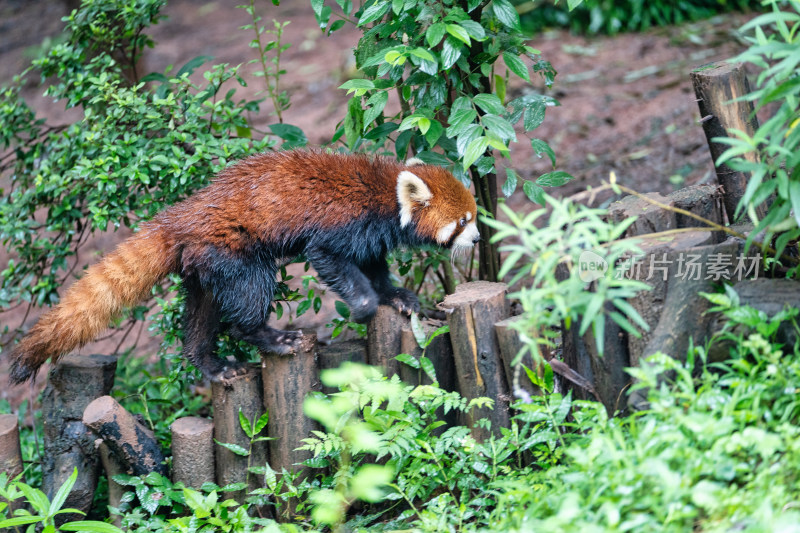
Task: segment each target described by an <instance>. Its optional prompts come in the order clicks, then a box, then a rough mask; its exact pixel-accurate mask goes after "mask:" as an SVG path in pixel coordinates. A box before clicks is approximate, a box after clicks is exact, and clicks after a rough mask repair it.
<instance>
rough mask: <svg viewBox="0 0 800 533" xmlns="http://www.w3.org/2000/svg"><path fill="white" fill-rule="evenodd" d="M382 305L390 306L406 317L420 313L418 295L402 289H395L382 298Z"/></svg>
mask: <svg viewBox="0 0 800 533" xmlns="http://www.w3.org/2000/svg"><path fill="white" fill-rule="evenodd" d="M381 303H382V304H384V305H390V306H392V307H394V308H395V309H397V310H398V311H400V312H401V313H403V314H405V315H410V314H411V313H416V312H418V311H419V300H418V299H417V295H416V294H414V293H413V292H411V291H410V290H408V289H404V288H402V287H393V288H392V290H391V291H389V293H388V294H384V295H383V296H382V297H381Z"/></svg>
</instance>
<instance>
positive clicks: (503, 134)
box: [481, 115, 517, 148]
mask: <svg viewBox="0 0 800 533" xmlns="http://www.w3.org/2000/svg"><path fill="white" fill-rule="evenodd" d="M481 123H482V124H483V125H484V126H486V129H487V130H489V132H491V133H494V134H495V135H496V136H497V137H498V138H500V139H502V140H503V141H506V142H514V141H516V140H517V135H516V133H514V127H513V126H512V125H511V123H510V122H509V121H507V120H506V119H504V118H503V117H501V116H499V115H484V116H482V117H481ZM503 148H506V147H503Z"/></svg>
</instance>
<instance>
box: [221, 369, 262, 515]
mask: <svg viewBox="0 0 800 533" xmlns="http://www.w3.org/2000/svg"><path fill="white" fill-rule="evenodd" d="M263 392H264V387H263V385H262V381H261V368H259V365H258V364H252V365H248V369H247V372H246V373H244V374H242V375H239V376H236V377H233V378H230V379H226V380H224V381H214V382H212V384H211V396H212V403H213V406H214V439H216V441H217V445H216V446H215V459H216V470H217V484H218V485H220V486H221V487H225V486H226V485H230V484H232V483H246V484H247V488H246V489H243V490H237V491H226V492H225V498H232V499H234V500H236V501H238V502H240V503H241V502H243V501H244V499H245V498H246V497H247V494H248V492H249V491H251V490H255V489H258V488H261V487H262V486H263V483H262V480H261V479H260V477H259V476H257V475H255V474H253V473H251V472H248V471H247V468H248V465H249V466H254V467H255V466H264V465H265V464H266V463H267V443H266V442H264V441H261V442H256V443H253V445H252V449H251V447H250V439H249V438H248V437H247V434H246V433H245V432H244V431H243V430H242V427H241V425H240V423H239V412H240V411H241V413H242V414H243V415H244V417H245V418H246V419H247V420H248V421H249V422H252V421H253V420H258V418H259V417H260V416H261V415H263V414H264V412H265V411H264V400H263ZM262 436H263V434H262ZM220 442H222V443H225V444H235V445H237V446H240V447H242V448H244V449H245V450H250V456H249V457H247V456H241V455H237V454H236V453H234V452H232V451H231V450H229V449H227V448H225V447H224V446H220V445H219V443H220Z"/></svg>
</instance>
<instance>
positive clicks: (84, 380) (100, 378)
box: [42, 355, 117, 520]
mask: <svg viewBox="0 0 800 533" xmlns="http://www.w3.org/2000/svg"><path fill="white" fill-rule="evenodd" d="M116 368H117V359H116V357H112V356H107V355H82V356H77V355H68V356H66V357H64V358H63V359H62V360H61V362H60V363H59V364H57V365H55V366H54V367H53V369H52V370H50V374H49V377H48V382H47V387H45V389H44V392H43V393H42V421H43V425H44V439H43V441H44V442H43V448H44V453H43V454H42V488H43V489H44V492H45V493H46V494H47V495H48V497H50V498H52V497H53V496H55V493H56V491H57V490H58V489H59V487H61V485H62V484H63V483H64V482H65V481H66V480H67V479H68V478H69V476H71V475H72V471H73V470H74V469H75V468H77V469H78V479H77V480H76V481H75V485H74V486H73V487H72V491H71V492H70V495H69V496H68V497H67V500H66V502H65V503H64V507H72V508H75V509H79V510H81V511H84V512H88V511H89V510H90V509H91V506H92V500H93V499H94V491H95V488H96V487H97V476H98V474H99V466H100V465H99V458H98V455H97V451H96V449H95V444H94V441H95V437H94V435H92V434H91V432H90V431H89V430H88V429H87V427H86V426H85V425H84V423H83V421H82V419H83V411H84V409H85V408H86V406H87V405H89V403H90V402H91V401H92V400H94V399H95V398H98V397H100V396H104V395H106V394H108V393H109V392H110V391H111V387H112V385H113V384H114V372H115V370H116ZM59 518H60V519H63V520H68V519H73V518H76V516H74V515H72V516H67V515H59Z"/></svg>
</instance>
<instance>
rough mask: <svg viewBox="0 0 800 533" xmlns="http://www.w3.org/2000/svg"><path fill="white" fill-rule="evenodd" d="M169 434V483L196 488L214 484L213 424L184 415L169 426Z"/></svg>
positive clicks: (204, 419)
mask: <svg viewBox="0 0 800 533" xmlns="http://www.w3.org/2000/svg"><path fill="white" fill-rule="evenodd" d="M170 430H171V432H172V481H173V482H175V483H178V482H181V483H183V484H184V485H185V486H187V487H191V488H193V489H199V488H200V487H202V486H203V483H206V482H208V483H214V481H216V477H215V475H214V474H215V472H214V422H212V421H211V420H209V419H207V418H200V417H197V416H185V417H183V418H179V419H177V420H176V421H175V422H173V423H172V425H171V426H170Z"/></svg>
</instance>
